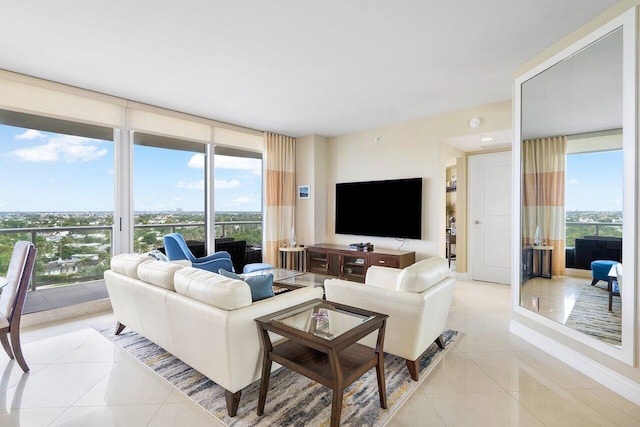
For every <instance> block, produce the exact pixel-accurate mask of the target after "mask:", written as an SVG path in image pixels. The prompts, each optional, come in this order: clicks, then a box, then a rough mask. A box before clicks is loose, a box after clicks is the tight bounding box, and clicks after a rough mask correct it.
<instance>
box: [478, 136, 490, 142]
mask: <svg viewBox="0 0 640 427" xmlns="http://www.w3.org/2000/svg"><path fill="white" fill-rule="evenodd" d="M480 141H482V142H487V141H493V138H491V137H490V136H486V137H484V138H480Z"/></svg>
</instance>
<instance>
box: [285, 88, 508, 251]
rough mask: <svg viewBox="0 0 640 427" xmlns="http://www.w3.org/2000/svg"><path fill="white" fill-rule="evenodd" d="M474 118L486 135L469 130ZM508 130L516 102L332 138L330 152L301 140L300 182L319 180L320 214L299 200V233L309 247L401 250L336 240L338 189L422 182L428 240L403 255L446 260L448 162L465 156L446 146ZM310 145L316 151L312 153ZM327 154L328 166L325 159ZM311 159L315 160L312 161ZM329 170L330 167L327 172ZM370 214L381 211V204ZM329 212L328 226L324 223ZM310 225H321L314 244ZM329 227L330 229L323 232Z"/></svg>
mask: <svg viewBox="0 0 640 427" xmlns="http://www.w3.org/2000/svg"><path fill="white" fill-rule="evenodd" d="M472 117H480V118H482V121H483V125H482V127H481V128H480V129H471V128H470V127H469V125H468V122H469V119H471V118H472ZM504 129H511V101H503V102H499V103H495V104H490V105H485V106H481V107H477V108H469V109H466V110H461V111H456V112H452V113H447V114H442V115H438V116H434V117H428V118H424V119H420V120H415V121H411V122H405V123H400V124H395V125H391V126H385V127H381V128H376V129H370V130H366V131H362V132H356V133H351V134H347V135H340V136H336V137H332V138H329V139H328V140H327V141H326V152H325V151H324V150H322V149H320V147H322V146H324V145H325V143H324V141H319V140H318V137H304V138H298V145H297V147H298V148H297V150H300V151H299V154H300V156H301V157H302V158H301V157H298V160H299V161H300V163H299V164H298V165H297V166H296V176H297V178H296V179H297V180H298V182H302V181H300V180H303V179H312V180H314V182H315V184H312V189H311V193H312V199H314V200H315V202H314V209H316V210H317V212H315V213H314V215H313V216H312V215H310V213H309V206H308V205H307V204H305V203H303V202H304V201H301V200H297V205H296V211H297V214H296V218H297V229H299V230H305V231H304V233H305V241H304V242H303V243H305V244H311V243H337V244H349V243H353V242H356V241H370V242H371V243H373V244H374V246H376V247H384V248H399V247H400V246H401V245H402V242H401V241H399V240H396V239H392V238H381V237H366V236H349V235H339V234H335V233H334V225H335V219H334V211H335V184H336V183H338V182H348V181H367V180H381V179H397V178H412V177H422V178H423V180H424V181H423V197H424V199H423V230H422V240H406V242H405V243H404V245H402V249H403V250H409V251H415V252H416V257H417V259H424V258H427V257H431V256H435V255H440V256H444V241H445V238H444V233H445V173H446V170H445V161H446V156H447V154H449V155H451V154H453V155H454V157H457V156H460V155H461V153H460V152H459V151H458V150H456V149H454V148H452V147H450V146H447V145H446V144H443V143H441V141H442V140H443V139H445V138H453V137H460V136H465V135H471V134H479V133H480V132H491V131H497V130H504ZM377 137H379V138H380V140H379V141H378V142H375V141H374V139H375V138H377ZM310 145H314V147H313V148H311V147H310ZM312 153H313V154H312ZM325 154H326V162H325V161H324V160H323V157H322V156H324V155H325ZM308 156H314V158H313V159H310V158H307V157H308ZM310 165H312V167H313V169H314V172H313V174H314V176H313V178H308V175H307V174H309V173H310V172H309V171H310V167H311V166H310ZM323 165H326V168H324V167H323ZM313 187H315V190H314V188H313ZM319 187H320V188H319ZM322 187H323V188H322ZM319 191H324V192H325V194H326V199H320V198H317V199H316V196H315V194H317V193H318V192H319ZM321 194H322V193H321ZM368 208H369V209H375V204H374V205H372V206H370V207H368ZM323 210H324V212H325V214H324V215H323V218H325V224H322V220H321V219H319V216H320V215H319V214H320V212H322V211H323ZM303 218H304V219H303ZM310 218H312V219H310ZM305 219H306V220H313V221H314V223H315V225H316V229H315V231H314V232H313V238H314V240H313V241H306V236H307V235H310V234H311V231H310V230H307V228H308V227H307V226H306V225H304V224H302V223H301V221H303V220H305ZM323 225H324V228H323V229H320V227H322V226H323ZM302 232H303V231H300V233H302ZM300 237H301V236H299V240H300Z"/></svg>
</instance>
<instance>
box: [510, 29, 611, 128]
mask: <svg viewBox="0 0 640 427" xmlns="http://www.w3.org/2000/svg"><path fill="white" fill-rule="evenodd" d="M620 128H622V29H617V30H616V31H614V32H612V33H610V34H608V35H607V36H605V37H603V38H601V39H599V40H597V41H596V42H594V43H592V44H590V45H589V46H587V47H586V48H584V49H582V50H581V51H579V52H577V53H576V54H574V55H572V56H570V57H569V58H567V59H565V60H563V61H561V62H559V63H558V64H556V65H554V66H553V67H551V68H549V69H547V70H544V71H543V72H542V73H540V74H538V75H536V76H534V77H533V78H531V79H529V80H527V81H526V82H524V83H523V85H522V139H532V138H543V137H549V136H557V135H575V134H582V133H587V132H594V131H602V130H611V129H620Z"/></svg>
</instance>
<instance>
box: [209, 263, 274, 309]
mask: <svg viewBox="0 0 640 427" xmlns="http://www.w3.org/2000/svg"><path fill="white" fill-rule="evenodd" d="M218 273H219V274H221V275H223V276H225V277H228V278H230V279H236V280H243V281H245V282H247V285H249V288H250V289H251V300H252V301H253V302H256V301H260V300H262V299H266V298H271V297H272V296H274V295H275V294H274V293H273V274H271V273H268V274H260V275H257V276H249V277H243V276H241V275H239V274H236V273H232V272H230V271H227V270H225V269H223V268H221V269H219V270H218Z"/></svg>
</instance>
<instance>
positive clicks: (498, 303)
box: [0, 282, 640, 427]
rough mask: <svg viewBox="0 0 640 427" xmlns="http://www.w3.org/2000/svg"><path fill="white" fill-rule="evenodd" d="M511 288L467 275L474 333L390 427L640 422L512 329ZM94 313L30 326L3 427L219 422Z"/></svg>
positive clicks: (461, 297) (465, 306) (464, 305)
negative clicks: (113, 339)
mask: <svg viewBox="0 0 640 427" xmlns="http://www.w3.org/2000/svg"><path fill="white" fill-rule="evenodd" d="M509 304H510V289H509V287H507V286H504V285H495V284H487V283H480V282H459V283H458V285H457V288H456V293H455V299H454V302H453V306H452V310H451V315H450V319H449V327H451V328H454V329H457V330H459V331H462V332H464V334H465V335H464V337H462V338H461V340H460V341H459V342H458V344H457V345H456V346H455V347H454V348H453V349H452V350H451V351H450V352H449V353H448V354H447V356H446V357H445V359H444V360H443V361H442V362H441V363H440V364H439V365H438V366H437V367H436V369H434V371H433V372H432V373H431V375H430V376H429V378H427V379H426V381H424V382H423V383H422V385H421V387H420V388H419V389H418V390H417V391H416V392H415V393H414V395H413V396H412V397H411V398H410V399H409V400H408V401H407V402H406V403H405V405H403V406H402V407H401V408H400V409H399V411H398V412H397V413H396V414H395V415H394V416H393V417H392V419H391V421H390V423H389V424H388V425H389V426H416V425H420V426H529V425H531V426H565V425H567V426H568V425H575V426H605V425H606V426H638V425H640V407H638V406H636V405H633V404H632V403H630V402H629V401H627V400H625V399H623V398H621V397H619V396H617V395H616V394H614V393H613V392H611V391H609V390H608V389H606V388H603V387H602V386H601V385H600V384H598V383H596V382H594V381H592V380H590V379H589V378H587V377H585V376H584V375H582V374H580V373H579V372H577V371H575V370H573V369H572V368H570V367H568V366H567V365H564V364H563V363H561V362H559V361H557V360H556V359H554V358H552V357H550V356H547V355H546V354H545V353H543V352H541V351H539V350H537V349H535V348H534V347H532V346H530V345H528V344H527V343H525V342H524V341H522V340H520V339H519V338H517V337H515V336H513V335H511V334H510V333H509V331H508V326H509V317H510V305H509ZM111 319H112V315H111V314H102V315H94V316H90V317H84V318H79V319H76V320H73V321H65V322H59V323H55V324H51V325H48V326H44V327H34V328H29V329H25V330H24V332H23V342H24V350H25V354H26V357H27V361H28V362H29V364H30V366H31V369H32V371H31V373H30V374H28V375H22V371H21V370H20V369H19V367H18V366H17V365H16V364H15V362H9V359H8V358H7V356H6V355H5V354H4V353H2V354H0V426H3V427H8V426H23V427H24V426H47V425H55V426H83V427H84V426H112V425H122V426H180V427H182V426H190V427H191V426H216V425H219V423H217V421H216V420H215V419H213V418H211V417H210V416H209V415H208V414H206V413H205V412H204V411H202V410H201V409H200V408H199V407H198V406H196V405H194V404H192V403H191V402H190V401H189V400H188V399H186V398H184V397H183V396H182V395H181V394H180V393H179V392H177V391H175V390H174V389H173V388H172V387H171V386H169V385H167V384H166V383H165V382H164V381H163V380H160V379H159V378H158V377H157V376H156V375H155V374H153V373H151V372H150V371H149V370H148V369H147V368H145V367H143V366H141V365H139V364H138V362H136V361H134V360H133V359H131V358H130V356H129V355H127V354H126V353H124V352H122V351H120V350H118V349H117V348H116V347H115V346H114V345H113V344H111V343H110V342H109V341H107V340H106V339H105V338H103V337H102V336H100V335H98V334H97V333H96V332H95V331H94V330H93V329H92V328H91V327H90V325H91V324H94V323H102V322H105V321H109V320H111Z"/></svg>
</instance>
